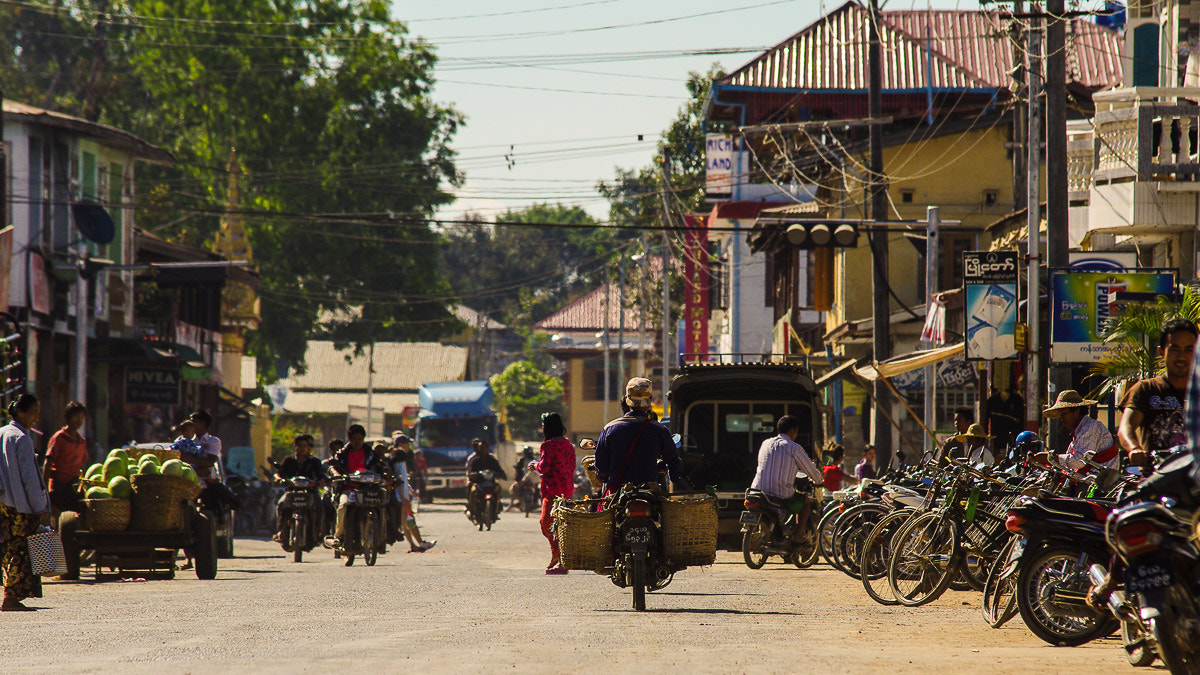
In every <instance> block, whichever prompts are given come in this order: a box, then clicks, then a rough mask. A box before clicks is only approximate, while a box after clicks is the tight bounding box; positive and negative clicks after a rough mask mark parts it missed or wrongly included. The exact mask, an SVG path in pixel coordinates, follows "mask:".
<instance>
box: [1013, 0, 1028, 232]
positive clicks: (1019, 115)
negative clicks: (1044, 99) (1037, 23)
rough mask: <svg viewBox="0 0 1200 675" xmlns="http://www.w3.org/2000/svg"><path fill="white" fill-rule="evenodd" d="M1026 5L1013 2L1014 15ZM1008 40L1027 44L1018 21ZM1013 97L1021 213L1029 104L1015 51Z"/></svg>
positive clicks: (1017, 0)
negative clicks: (1016, 101)
mask: <svg viewBox="0 0 1200 675" xmlns="http://www.w3.org/2000/svg"><path fill="white" fill-rule="evenodd" d="M1024 13H1025V3H1024V1H1023V0H1014V1H1013V14H1024ZM1008 32H1009V35H1008V38H1009V40H1011V41H1012V44H1015V45H1020V44H1025V34H1024V30H1023V29H1022V27H1021V22H1020V21H1019V20H1017V19H1012V20H1011V22H1010V23H1009V26H1008ZM1012 73H1013V95H1014V96H1015V97H1016V98H1017V99H1018V103H1017V104H1016V105H1015V106H1014V107H1013V121H1012V143H1011V144H1009V148H1011V150H1010V152H1011V156H1012V172H1013V173H1012V176H1013V211H1020V210H1021V209H1023V208H1025V171H1026V169H1025V158H1024V155H1023V154H1022V152H1023V151H1024V150H1025V133H1026V128H1025V127H1026V125H1027V124H1028V123H1027V122H1026V115H1027V114H1028V110H1029V104H1028V103H1021V102H1019V101H1020V99H1021V98H1022V97H1025V96H1027V93H1028V92H1027V91H1026V87H1025V58H1024V56H1023V55H1022V54H1021V52H1020V50H1018V49H1014V50H1013V62H1012Z"/></svg>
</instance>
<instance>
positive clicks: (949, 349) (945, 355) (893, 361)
mask: <svg viewBox="0 0 1200 675" xmlns="http://www.w3.org/2000/svg"><path fill="white" fill-rule="evenodd" d="M963 345H964V343H962V342H959V343H957V344H952V345H947V346H945V347H939V348H938V349H930V350H927V351H923V352H909V353H908V354H901V355H900V356H893V357H892V358H890V359H887V360H886V361H884V362H883V363H876V364H874V365H869V366H863V367H862V368H855V369H854V372H856V373H858V375H859V377H861V378H863V379H864V380H867V381H869V382H874V381H876V380H878V379H879V378H881V377H886V378H893V377H895V376H897V375H900V374H902V373H907V372H908V371H910V370H916V369H917V368H924V367H925V366H932V365H933V364H935V363H938V362H940V361H945V360H946V359H952V358H954V357H955V356H958V355H959V354H962V353H963Z"/></svg>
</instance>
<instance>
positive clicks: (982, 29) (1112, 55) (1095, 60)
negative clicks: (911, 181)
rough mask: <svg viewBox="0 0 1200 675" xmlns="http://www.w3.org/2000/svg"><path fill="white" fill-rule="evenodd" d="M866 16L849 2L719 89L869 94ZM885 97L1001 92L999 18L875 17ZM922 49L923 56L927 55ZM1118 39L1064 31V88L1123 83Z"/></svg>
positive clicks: (1009, 54)
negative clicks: (929, 91) (929, 92)
mask: <svg viewBox="0 0 1200 675" xmlns="http://www.w3.org/2000/svg"><path fill="white" fill-rule="evenodd" d="M868 17H869V14H868V11H867V10H866V9H865V8H864V7H862V6H861V5H859V4H858V3H857V2H847V3H846V4H844V5H842V6H841V7H839V8H837V9H835V10H833V11H832V12H830V13H829V14H826V15H825V16H823V17H821V18H820V19H818V20H817V21H816V22H814V23H813V24H812V25H810V26H808V27H807V28H805V29H804V30H801V31H800V32H799V33H796V34H795V35H793V36H791V37H789V38H788V39H787V40H784V41H783V42H781V43H780V44H778V45H776V46H775V47H773V48H771V49H769V50H767V51H766V52H764V53H763V54H761V55H759V56H758V57H756V58H755V59H753V60H752V61H750V62H749V63H747V64H746V65H744V66H742V67H741V68H738V69H737V70H735V71H734V72H732V73H730V74H729V75H728V76H726V77H725V78H723V79H721V80H719V84H723V85H733V86H743V87H756V88H774V89H785V90H793V91H796V90H799V91H814V90H816V91H821V90H825V91H847V90H852V91H857V90H864V91H865V90H866V89H867V83H868V80H867V77H868V74H867V65H868V49H867V47H868V45H867V27H868ZM881 19H882V21H881V26H880V39H881V41H882V44H883V90H884V91H892V92H905V91H907V92H922V91H924V90H925V89H926V88H927V87H929V86H930V85H932V88H933V89H935V90H939V89H940V90H972V89H974V90H981V89H1007V88H1008V87H1009V86H1010V82H1011V78H1010V76H1009V70H1010V68H1011V66H1012V63H1013V51H1014V45H1013V44H1012V42H1011V40H1010V38H1009V35H1008V32H1007V21H1006V20H1003V19H1001V17H1000V14H999V13H998V12H989V11H979V10H896V11H884V12H881ZM927 43H928V46H929V50H928V52H927V51H926V45H927ZM1120 49H1121V35H1120V34H1118V33H1116V32H1114V31H1111V30H1108V29H1107V28H1103V27H1100V26H1097V25H1096V24H1094V23H1092V22H1090V21H1086V20H1083V19H1075V20H1073V21H1072V22H1071V23H1070V24H1069V25H1068V27H1067V81H1068V83H1069V84H1072V83H1073V84H1076V85H1078V86H1082V87H1084V88H1086V89H1091V90H1098V89H1104V88H1107V87H1110V86H1114V85H1116V84H1119V83H1120V81H1121V62H1120Z"/></svg>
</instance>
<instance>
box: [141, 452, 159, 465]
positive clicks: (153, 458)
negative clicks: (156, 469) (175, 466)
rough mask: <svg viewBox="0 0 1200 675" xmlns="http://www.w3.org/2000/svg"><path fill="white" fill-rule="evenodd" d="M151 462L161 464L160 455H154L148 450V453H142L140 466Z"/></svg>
mask: <svg viewBox="0 0 1200 675" xmlns="http://www.w3.org/2000/svg"><path fill="white" fill-rule="evenodd" d="M150 462H152V463H154V464H155V465H156V466H157V465H158V464H160V462H159V461H158V455H152V454H150V453H148V452H147V453H146V454H144V455H142V456H141V458H139V459H138V466H141V465H143V464H146V463H150Z"/></svg>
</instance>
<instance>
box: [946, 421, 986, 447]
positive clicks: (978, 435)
mask: <svg viewBox="0 0 1200 675" xmlns="http://www.w3.org/2000/svg"><path fill="white" fill-rule="evenodd" d="M970 439H975V440H979V441H990V440H991V439H992V437H991V436H988V435H987V432H986V431H984V430H983V425H982V424H972V425H971V426H969V427H967V433H965V434H959V435H957V436H955V437H954V440H956V441H958V442H959V443H965V442H966V441H968V440H970Z"/></svg>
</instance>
